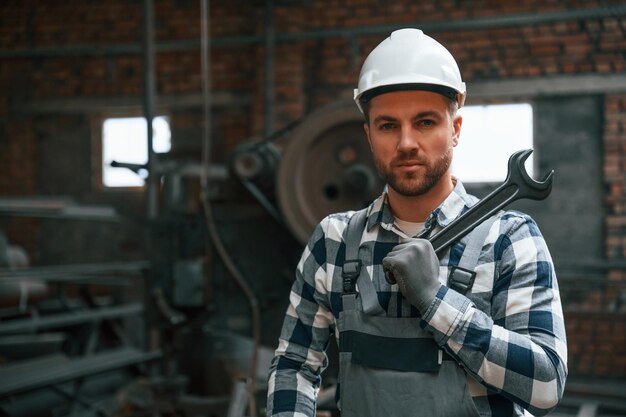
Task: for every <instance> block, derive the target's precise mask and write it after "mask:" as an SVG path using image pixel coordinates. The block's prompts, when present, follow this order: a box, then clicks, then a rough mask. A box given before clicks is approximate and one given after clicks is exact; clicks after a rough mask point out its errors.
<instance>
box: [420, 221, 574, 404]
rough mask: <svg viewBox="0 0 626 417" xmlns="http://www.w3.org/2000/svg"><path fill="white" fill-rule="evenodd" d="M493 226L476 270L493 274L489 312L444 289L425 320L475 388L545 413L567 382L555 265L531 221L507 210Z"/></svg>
mask: <svg viewBox="0 0 626 417" xmlns="http://www.w3.org/2000/svg"><path fill="white" fill-rule="evenodd" d="M493 227H494V228H495V229H492V232H493V231H494V230H495V231H496V233H491V234H490V236H491V237H492V240H491V242H489V238H488V241H487V242H486V243H487V244H488V245H489V246H490V249H489V251H487V252H486V254H487V255H486V257H487V258H489V259H487V260H485V259H483V256H482V255H481V259H482V260H483V261H485V262H486V263H485V264H482V265H479V267H478V269H477V270H478V271H479V273H480V269H481V268H482V269H483V270H489V269H491V271H492V272H491V274H492V276H493V286H492V293H491V314H486V313H485V312H483V311H481V310H479V309H478V308H476V306H475V305H474V304H473V303H472V302H471V301H470V300H469V299H468V298H467V297H465V296H463V295H461V294H459V293H457V292H455V291H453V290H450V289H449V288H447V287H445V286H444V287H442V288H441V289H440V291H439V293H438V294H437V298H436V300H435V302H434V303H433V305H431V307H430V308H429V310H428V311H427V312H426V314H425V315H424V319H425V320H426V321H427V323H428V327H429V328H430V329H431V331H432V333H433V334H434V335H435V339H436V340H437V342H438V343H439V344H440V345H441V346H444V345H446V346H447V350H448V351H449V352H450V353H451V354H452V355H453V356H455V357H456V358H457V359H458V360H459V362H460V363H462V364H463V366H464V367H465V369H466V370H467V371H468V372H469V373H470V374H471V375H472V376H473V377H474V378H475V379H476V380H477V381H478V382H479V383H481V384H482V385H484V386H485V387H486V388H488V389H490V390H493V391H495V392H497V393H499V394H501V395H502V396H504V397H506V398H508V399H510V400H511V401H513V402H515V403H516V404H519V405H520V406H522V407H523V408H525V409H527V410H528V411H530V412H531V413H533V414H534V415H536V416H540V415H545V414H547V413H549V412H550V411H551V410H553V409H554V408H555V407H556V406H557V405H558V403H559V401H560V399H561V397H562V395H563V388H564V385H565V379H566V376H567V347H566V339H565V326H564V323H563V312H562V307H561V300H560V296H559V289H558V284H557V280H556V275H555V271H554V265H553V262H552V259H551V256H550V253H549V251H548V248H547V246H546V243H545V241H544V239H543V237H542V236H541V233H540V232H539V229H538V228H537V225H536V224H535V222H534V221H533V220H532V219H531V218H530V217H528V216H525V215H522V214H521V213H516V212H507V213H505V214H504V215H503V216H502V217H501V218H500V221H499V222H496V223H494V226H493ZM484 251H485V248H483V252H484ZM484 253H485V252H484Z"/></svg>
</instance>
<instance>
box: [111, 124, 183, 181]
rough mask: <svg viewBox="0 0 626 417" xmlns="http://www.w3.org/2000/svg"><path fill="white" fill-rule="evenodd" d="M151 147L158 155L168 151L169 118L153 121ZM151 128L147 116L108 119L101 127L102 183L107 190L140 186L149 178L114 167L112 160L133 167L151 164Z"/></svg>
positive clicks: (170, 135)
mask: <svg viewBox="0 0 626 417" xmlns="http://www.w3.org/2000/svg"><path fill="white" fill-rule="evenodd" d="M152 129H153V130H152V148H153V149H154V152H156V153H166V152H169V150H170V148H171V138H172V134H171V131H170V124H169V119H168V118H167V117H165V116H158V117H155V118H154V119H152ZM147 135H148V129H147V123H146V119H145V118H144V117H123V118H110V119H106V120H105V121H104V123H103V124H102V182H103V183H104V186H105V187H140V186H142V185H144V182H145V181H144V179H145V178H146V176H147V173H146V172H143V173H141V172H140V174H142V176H139V175H137V174H136V173H134V172H133V171H131V170H129V169H127V168H114V167H112V166H111V161H117V162H126V163H131V164H145V163H146V162H148V136H147Z"/></svg>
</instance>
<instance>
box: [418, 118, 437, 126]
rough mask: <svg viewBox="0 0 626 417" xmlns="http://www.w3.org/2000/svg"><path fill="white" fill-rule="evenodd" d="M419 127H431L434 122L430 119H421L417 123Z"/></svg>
mask: <svg viewBox="0 0 626 417" xmlns="http://www.w3.org/2000/svg"><path fill="white" fill-rule="evenodd" d="M419 125H420V126H424V127H432V126H434V125H435V121H434V120H432V119H422V120H420V121H419Z"/></svg>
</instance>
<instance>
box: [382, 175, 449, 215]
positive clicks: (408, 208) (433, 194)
mask: <svg viewBox="0 0 626 417" xmlns="http://www.w3.org/2000/svg"><path fill="white" fill-rule="evenodd" d="M453 189H454V181H453V180H452V176H451V175H444V176H443V177H441V179H440V181H439V182H437V184H435V186H434V187H433V188H431V189H430V190H428V191H427V192H426V193H425V194H421V195H417V196H406V195H402V194H398V193H397V192H396V191H395V190H394V189H392V188H391V187H388V189H387V197H388V202H389V207H391V212H392V213H393V216H394V217H396V218H398V219H401V220H404V221H407V222H425V221H426V218H428V216H429V215H430V213H432V212H433V210H435V209H436V208H437V207H438V206H439V205H440V204H441V203H442V202H443V201H444V200H445V199H446V198H447V197H448V196H449V195H450V193H451V192H452V190H453Z"/></svg>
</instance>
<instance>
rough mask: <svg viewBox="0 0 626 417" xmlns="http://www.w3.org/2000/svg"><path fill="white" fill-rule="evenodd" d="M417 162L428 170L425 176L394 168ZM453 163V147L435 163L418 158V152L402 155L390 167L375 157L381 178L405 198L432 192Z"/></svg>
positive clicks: (375, 163)
mask: <svg viewBox="0 0 626 417" xmlns="http://www.w3.org/2000/svg"><path fill="white" fill-rule="evenodd" d="M409 160H410V161H417V162H418V163H420V164H422V165H423V166H424V168H425V170H426V173H425V174H420V173H419V172H398V171H395V170H394V169H393V168H394V166H396V165H397V164H399V163H402V162H403V161H409ZM451 163H452V147H450V148H449V149H448V150H447V151H446V152H445V153H444V154H443V155H441V157H440V158H438V159H437V160H435V161H434V162H430V161H428V160H427V159H426V158H423V157H418V156H417V153H416V152H412V153H400V154H399V155H398V156H397V157H396V158H394V159H393V160H392V161H391V162H390V163H389V164H388V165H385V164H384V162H383V161H381V160H380V159H379V158H376V157H374V165H376V169H377V170H378V173H379V174H380V176H381V177H382V178H383V179H384V180H385V182H386V183H387V185H388V186H389V187H391V188H392V189H393V190H394V191H395V192H397V193H398V194H400V195H402V196H405V197H416V196H420V195H423V194H425V193H427V192H428V191H430V190H431V189H432V188H433V187H434V186H435V185H436V184H437V183H438V182H439V180H440V179H441V177H442V176H443V175H444V174H445V173H446V172H447V171H448V169H449V168H450V164H451Z"/></svg>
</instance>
